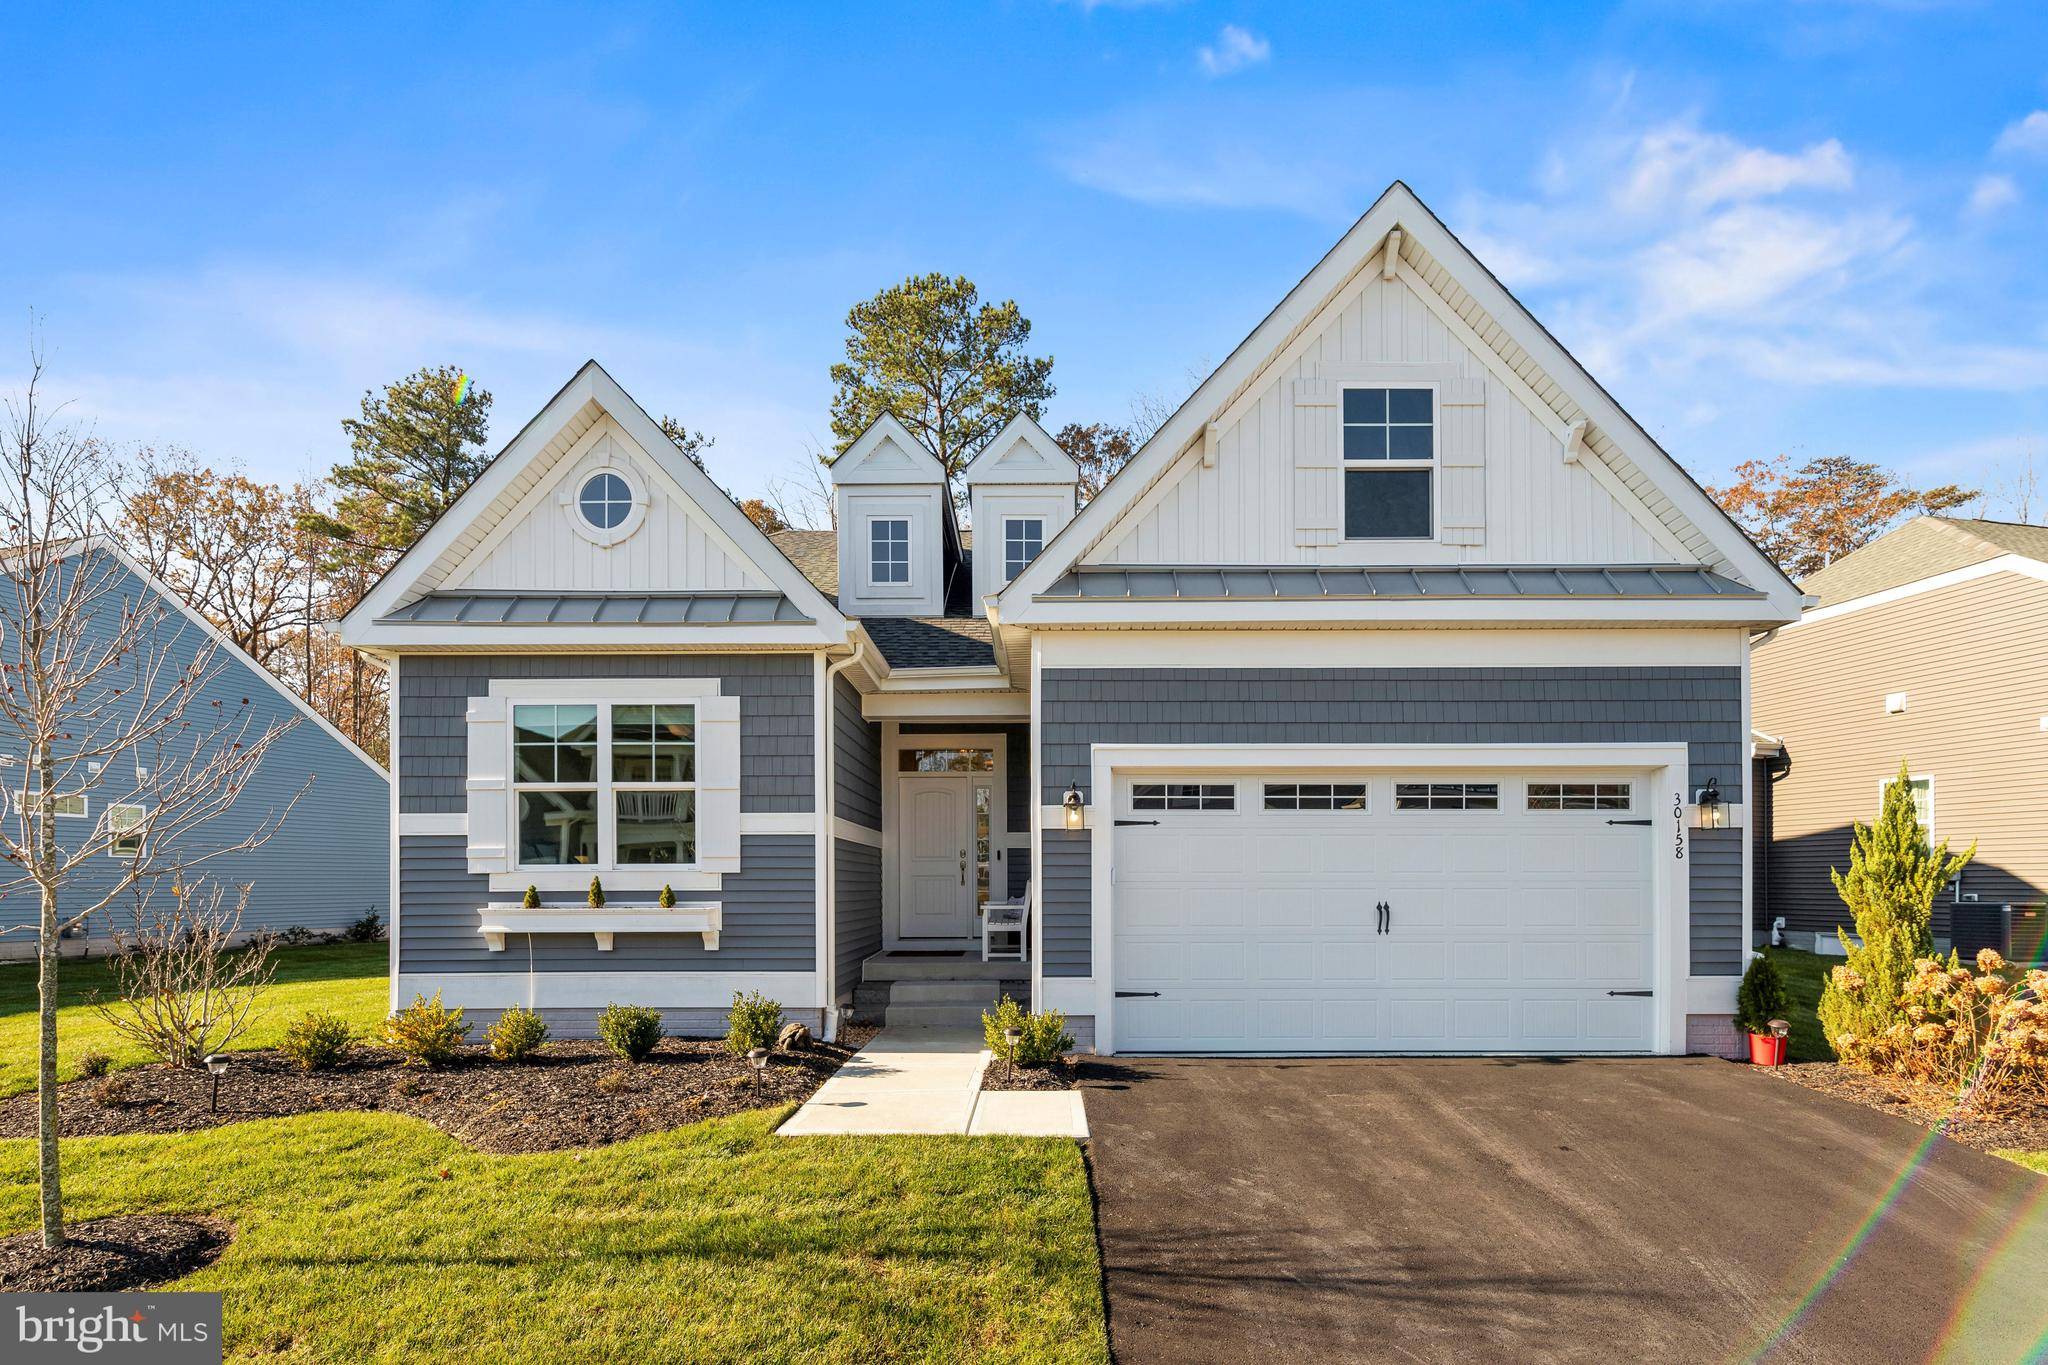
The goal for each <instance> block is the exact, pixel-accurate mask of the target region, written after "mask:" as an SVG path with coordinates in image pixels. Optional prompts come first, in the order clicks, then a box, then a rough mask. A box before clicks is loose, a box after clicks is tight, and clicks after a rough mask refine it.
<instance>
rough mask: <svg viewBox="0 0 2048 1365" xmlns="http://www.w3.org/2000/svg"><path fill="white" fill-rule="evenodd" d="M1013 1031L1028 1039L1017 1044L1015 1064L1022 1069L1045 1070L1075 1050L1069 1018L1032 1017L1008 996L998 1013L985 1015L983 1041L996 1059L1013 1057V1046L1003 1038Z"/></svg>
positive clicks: (1054, 1014)
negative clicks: (1011, 1051)
mask: <svg viewBox="0 0 2048 1365" xmlns="http://www.w3.org/2000/svg"><path fill="white" fill-rule="evenodd" d="M1013 1028H1014V1029H1018V1030H1020V1031H1021V1032H1022V1033H1023V1035H1024V1036H1023V1037H1022V1038H1019V1039H1018V1040H1017V1055H1016V1057H1015V1059H1014V1060H1015V1061H1016V1063H1017V1065H1019V1066H1044V1065H1046V1064H1047V1063H1048V1062H1054V1061H1057V1060H1059V1059H1060V1058H1061V1057H1064V1056H1066V1055H1067V1053H1069V1052H1071V1051H1073V1050H1074V1037H1073V1035H1072V1034H1070V1033H1068V1032H1067V1016H1066V1015H1064V1014H1062V1013H1060V1011H1058V1010H1042V1011H1040V1012H1038V1013H1036V1014H1032V1013H1029V1012H1028V1011H1026V1010H1025V1008H1024V1007H1023V1006H1022V1005H1020V1004H1018V1003H1017V1002H1016V1001H1014V1000H1012V999H1011V998H1010V997H1009V996H1007V995H1006V996H1004V997H1003V998H1002V999H1001V1000H999V1001H998V1002H996V1007H995V1008H994V1009H992V1010H983V1011H982V1012H981V1037H982V1041H983V1042H984V1043H986V1044H987V1045H988V1050H989V1051H990V1052H993V1053H995V1055H996V1056H998V1057H1001V1058H1009V1057H1010V1044H1009V1041H1008V1040H1007V1039H1005V1038H1004V1037H1003V1034H1004V1032H1005V1031H1007V1030H1009V1029H1013Z"/></svg>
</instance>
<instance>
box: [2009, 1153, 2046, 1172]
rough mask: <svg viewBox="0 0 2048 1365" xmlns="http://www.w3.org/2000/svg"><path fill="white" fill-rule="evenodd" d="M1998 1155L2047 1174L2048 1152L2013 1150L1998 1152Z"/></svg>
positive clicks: (2031, 1169)
mask: <svg viewBox="0 0 2048 1365" xmlns="http://www.w3.org/2000/svg"><path fill="white" fill-rule="evenodd" d="M1999 1155H2000V1156H2002V1157H2004V1158H2005V1159H2006V1160H2007V1161H2017V1162H2019V1164H2020V1165H2022V1166H2024V1167H2026V1168H2027V1169H2028V1170H2030V1171H2039V1172H2040V1173H2041V1174H2042V1175H2048V1152H2022V1151H2017V1150H2014V1151H2005V1152H2000V1153H1999Z"/></svg>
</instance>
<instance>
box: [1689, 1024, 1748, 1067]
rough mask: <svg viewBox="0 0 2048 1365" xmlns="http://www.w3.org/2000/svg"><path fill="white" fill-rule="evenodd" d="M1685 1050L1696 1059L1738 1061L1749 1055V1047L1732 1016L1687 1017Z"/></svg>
mask: <svg viewBox="0 0 2048 1365" xmlns="http://www.w3.org/2000/svg"><path fill="white" fill-rule="evenodd" d="M1685 1050H1686V1052H1687V1053H1688V1054H1690V1055H1692V1056H1695V1057H1729V1058H1733V1059H1734V1060H1736V1061H1740V1060H1742V1059H1743V1058H1744V1057H1747V1056H1748V1055H1749V1045H1748V1043H1746V1042H1745V1041H1744V1040H1743V1037H1742V1034H1741V1032H1740V1031H1739V1030H1738V1029H1737V1028H1736V1027H1735V1016H1734V1015H1732V1014H1688V1015H1686V1016H1685Z"/></svg>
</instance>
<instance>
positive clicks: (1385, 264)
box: [1380, 228, 1401, 280]
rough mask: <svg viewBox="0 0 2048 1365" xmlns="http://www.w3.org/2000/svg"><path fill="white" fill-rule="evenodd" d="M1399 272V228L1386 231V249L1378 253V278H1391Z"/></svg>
mask: <svg viewBox="0 0 2048 1365" xmlns="http://www.w3.org/2000/svg"><path fill="white" fill-rule="evenodd" d="M1400 273H1401V229H1399V228H1391V229H1389V230H1388V232H1387V249H1386V250H1385V251H1384V252H1382V253H1381V254H1380V278H1381V279H1383V280H1391V279H1393V278H1394V277H1395V276H1396V275H1398V274H1400Z"/></svg>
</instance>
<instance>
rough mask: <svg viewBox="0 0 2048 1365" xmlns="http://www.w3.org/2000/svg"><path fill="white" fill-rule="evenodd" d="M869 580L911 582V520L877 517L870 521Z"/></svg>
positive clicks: (883, 582) (898, 582) (872, 581)
mask: <svg viewBox="0 0 2048 1365" xmlns="http://www.w3.org/2000/svg"><path fill="white" fill-rule="evenodd" d="M868 581H869V582H870V583H874V584H877V585H881V584H885V583H896V584H903V583H908V582H910V519H909V518H908V517H876V518H875V519H874V520H873V521H870V522H869V523H868Z"/></svg>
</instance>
